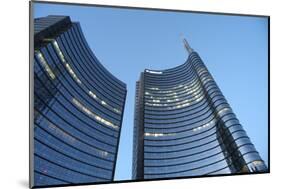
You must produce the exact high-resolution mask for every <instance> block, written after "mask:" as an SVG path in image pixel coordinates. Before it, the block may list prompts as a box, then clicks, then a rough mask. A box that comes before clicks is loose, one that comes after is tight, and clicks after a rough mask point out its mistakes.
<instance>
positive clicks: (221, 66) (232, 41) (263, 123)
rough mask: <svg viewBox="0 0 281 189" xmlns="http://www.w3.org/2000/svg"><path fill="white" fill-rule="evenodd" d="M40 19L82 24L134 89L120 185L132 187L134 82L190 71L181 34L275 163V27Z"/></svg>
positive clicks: (140, 14) (120, 13)
mask: <svg viewBox="0 0 281 189" xmlns="http://www.w3.org/2000/svg"><path fill="white" fill-rule="evenodd" d="M34 7H35V8H34V16H35V17H41V16H47V15H67V16H70V17H71V20H72V21H78V22H80V24H81V27H82V30H83V33H84V35H85V37H86V39H87V41H88V43H89V45H90V47H91V49H92V50H93V52H94V53H95V55H96V56H97V58H98V59H99V60H100V61H101V63H102V64H103V65H104V66H105V67H106V68H107V69H108V70H109V71H110V72H111V73H113V74H114V75H115V76H116V77H117V78H119V79H120V80H122V81H123V82H125V83H126V84H127V90H128V92H127V99H126V106H125V112H124V118H123V125H122V132H121V141H120V146H119V154H118V159H117V167H116V175H115V180H128V179H131V167H132V166H131V164H132V141H133V138H132V137H133V119H134V95H135V82H136V81H137V80H138V78H139V75H140V72H142V71H143V70H144V69H145V68H148V69H156V70H157V69H167V68H172V67H175V66H177V65H180V64H183V63H184V62H185V61H186V59H187V57H188V54H187V52H186V50H185V49H184V47H183V43H182V39H181V37H180V34H181V33H182V34H183V35H184V36H185V37H186V39H187V40H188V42H189V43H190V45H191V47H192V48H193V49H194V50H195V51H197V52H198V53H199V55H200V56H201V58H202V59H203V61H204V63H205V65H206V66H207V68H208V69H209V71H210V72H211V74H212V76H213V77H214V79H215V81H216V82H217V84H218V86H219V87H220V89H221V91H222V93H223V94H224V96H225V97H226V99H227V101H228V102H229V104H230V106H231V107H232V109H233V111H234V113H235V114H236V115H237V117H238V119H239V120H240V122H241V124H242V126H243V127H244V129H245V130H246V132H247V134H248V136H249V137H250V139H251V141H252V142H253V144H254V145H255V147H256V149H257V151H258V152H259V153H260V155H261V157H262V158H263V160H264V161H265V162H266V164H267V163H268V94H267V91H268V67H267V64H268V61H267V60H268V53H267V50H268V40H267V36H268V29H267V28H268V21H267V18H263V17H244V16H224V15H211V14H198V13H188V12H185V13H182V12H164V11H153V10H149V11H148V10H132V9H116V8H102V7H86V6H74V5H57V4H55V5H51V4H42V3H40V4H39V3H36V4H35V6H34Z"/></svg>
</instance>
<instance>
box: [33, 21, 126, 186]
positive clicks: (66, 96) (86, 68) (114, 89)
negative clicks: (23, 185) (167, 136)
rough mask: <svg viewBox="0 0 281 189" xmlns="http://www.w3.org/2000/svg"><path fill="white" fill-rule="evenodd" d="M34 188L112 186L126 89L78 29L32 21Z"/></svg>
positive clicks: (70, 24) (71, 24)
mask: <svg viewBox="0 0 281 189" xmlns="http://www.w3.org/2000/svg"><path fill="white" fill-rule="evenodd" d="M34 27H35V28H34V47H35V49H34V156H33V163H34V166H33V167H34V183H33V185H34V186H46V185H48V186H51V185H60V184H73V183H94V182H105V181H112V180H113V177H114V170H115V165H116V157H117V152H118V144H119V137H120V130H121V125H122V118H123V110H124V104H125V98H126V85H125V84H124V83H123V82H121V81H120V80H118V79H117V78H115V77H114V76H113V75H112V74H111V73H110V72H109V71H107V70H106V69H105V68H104V67H103V66H102V64H101V63H100V62H99V61H98V59H97V58H96V57H95V55H94V54H93V52H92V51H91V49H90V47H89V45H88V44H87V42H86V40H85V37H84V36H83V33H82V30H81V27H80V24H79V23H76V22H71V21H70V18H69V17H65V16H47V17H43V18H36V19H35V20H34Z"/></svg>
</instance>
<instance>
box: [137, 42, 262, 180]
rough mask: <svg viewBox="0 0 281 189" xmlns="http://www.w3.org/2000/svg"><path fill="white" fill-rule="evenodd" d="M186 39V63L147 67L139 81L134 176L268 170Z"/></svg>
mask: <svg viewBox="0 0 281 189" xmlns="http://www.w3.org/2000/svg"><path fill="white" fill-rule="evenodd" d="M184 42H185V47H186V48H187V50H188V51H189V57H188V59H187V61H186V62H185V63H184V64H182V65H180V66H177V67H175V68H171V69H166V70H157V71H156V70H145V71H144V72H143V73H141V76H140V79H139V81H137V84H136V88H137V89H136V99H135V122H134V144H133V145H134V147H133V171H132V178H133V179H137V180H138V179H140V180H142V179H157V178H173V177H185V176H203V175H217V174H231V173H243V172H245V173H247V172H248V173H249V172H266V171H267V167H266V165H265V163H264V162H263V160H262V159H261V157H260V156H259V154H258V152H257V151H256V149H255V147H254V145H253V144H252V143H251V141H250V139H249V137H248V136H247V134H246V132H245V130H244V129H243V127H242V126H241V124H240V123H239V120H238V119H237V117H236V116H235V114H234V113H233V111H232V109H231V107H230V106H229V104H228V103H227V101H226V99H225V98H224V96H223V94H222V92H221V91H220V89H219V88H218V86H217V85H216V83H215V81H214V79H213V77H212V76H211V74H210V73H209V71H208V70H207V68H206V66H205V65H204V63H203V62H202V60H201V59H200V57H199V55H198V54H197V53H196V52H194V51H193V50H192V49H191V48H190V46H189V45H188V43H187V42H186V41H184Z"/></svg>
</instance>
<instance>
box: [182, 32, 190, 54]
mask: <svg viewBox="0 0 281 189" xmlns="http://www.w3.org/2000/svg"><path fill="white" fill-rule="evenodd" d="M181 38H182V40H183V44H184V47H185V49H186V50H187V52H188V53H189V54H191V53H192V52H193V49H192V48H191V47H190V46H189V44H188V42H187V40H186V39H185V38H184V36H183V34H181Z"/></svg>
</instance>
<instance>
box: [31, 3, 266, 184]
mask: <svg viewBox="0 0 281 189" xmlns="http://www.w3.org/2000/svg"><path fill="white" fill-rule="evenodd" d="M33 3H43V4H57V5H74V6H88V7H103V8H118V9H133V10H147V11H166V12H182V13H197V14H211V15H224V16H247V17H264V18H267V19H268V28H267V29H268V51H267V52H268V64H267V65H268V73H267V75H268V78H267V81H268V93H267V94H268V154H267V155H268V165H267V166H268V171H267V172H260V173H232V174H218V175H198V176H185V177H170V178H157V179H143V180H119V181H114V180H113V181H112V182H94V183H79V184H60V185H46V186H33V185H32V184H33V183H31V181H33V178H31V177H32V176H31V175H32V170H33V169H31V168H33V167H31V163H33V161H32V157H31V152H32V150H33V149H32V148H31V145H32V144H33V140H32V139H33V137H32V138H31V135H32V136H33V132H32V129H33V124H32V122H31V116H32V115H31V103H32V101H31V100H32V99H31V98H32V96H31V91H32V89H31V87H33V85H32V84H31V82H32V78H31V77H32V76H33V75H32V73H31V66H32V65H33V49H31V48H32V47H33V45H32V44H33V36H32V35H33V29H32V28H33V25H32V24H33V22H31V19H33V18H32V16H33V12H32V11H33V10H32V8H33V7H32V4H33ZM29 67H30V68H29V188H54V187H68V186H89V185H101V184H116V183H137V182H147V181H165V180H181V179H191V178H211V177H223V176H239V175H260V174H268V173H270V16H269V15H255V14H238V13H226V12H207V11H191V10H177V9H164V8H148V7H134V6H123V5H101V4H90V3H72V2H71V3H69V2H56V1H40V0H30V1H29ZM123 111H124V109H123ZM122 120H123V119H122ZM120 136H121V133H120V135H119V137H120ZM119 142H120V141H119ZM119 142H118V148H119ZM117 156H118V154H117V155H116V158H117ZM113 171H114V172H113V174H114V176H115V167H114V170H113Z"/></svg>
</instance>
